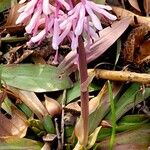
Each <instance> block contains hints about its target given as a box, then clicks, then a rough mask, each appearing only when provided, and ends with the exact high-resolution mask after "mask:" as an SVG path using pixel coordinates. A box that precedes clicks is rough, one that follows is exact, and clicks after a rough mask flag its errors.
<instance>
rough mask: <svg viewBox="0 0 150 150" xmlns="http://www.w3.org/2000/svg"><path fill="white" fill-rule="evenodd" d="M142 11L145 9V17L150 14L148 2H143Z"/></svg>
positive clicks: (149, 2)
mask: <svg viewBox="0 0 150 150" xmlns="http://www.w3.org/2000/svg"><path fill="white" fill-rule="evenodd" d="M144 9H145V12H146V14H147V16H149V14H150V1H149V0H144Z"/></svg>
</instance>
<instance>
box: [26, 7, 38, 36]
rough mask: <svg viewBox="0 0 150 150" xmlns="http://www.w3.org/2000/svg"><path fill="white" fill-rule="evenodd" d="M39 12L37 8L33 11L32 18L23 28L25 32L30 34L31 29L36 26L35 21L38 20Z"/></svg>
mask: <svg viewBox="0 0 150 150" xmlns="http://www.w3.org/2000/svg"><path fill="white" fill-rule="evenodd" d="M40 14H41V10H38V9H37V10H36V11H35V12H34V15H33V16H32V18H31V20H30V23H29V24H28V25H27V26H26V28H25V29H26V32H27V33H29V34H30V33H31V32H32V30H33V29H34V28H35V26H36V24H37V22H38V20H39V17H40Z"/></svg>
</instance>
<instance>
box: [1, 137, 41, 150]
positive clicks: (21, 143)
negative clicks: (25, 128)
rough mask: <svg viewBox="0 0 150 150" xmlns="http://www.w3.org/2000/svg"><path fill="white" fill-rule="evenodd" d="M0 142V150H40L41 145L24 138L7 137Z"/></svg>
mask: <svg viewBox="0 0 150 150" xmlns="http://www.w3.org/2000/svg"><path fill="white" fill-rule="evenodd" d="M0 140H2V141H1V142H0V149H1V150H4V149H5V150H41V148H42V145H43V144H42V143H41V142H38V141H34V140H31V139H26V138H16V137H13V136H12V137H8V138H5V139H0Z"/></svg>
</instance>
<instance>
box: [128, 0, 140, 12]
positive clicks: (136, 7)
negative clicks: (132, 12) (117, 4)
mask: <svg viewBox="0 0 150 150" xmlns="http://www.w3.org/2000/svg"><path fill="white" fill-rule="evenodd" d="M128 1H129V3H130V5H131V6H132V7H134V8H135V9H136V10H138V11H140V12H141V10H140V8H139V4H138V1H137V0H128Z"/></svg>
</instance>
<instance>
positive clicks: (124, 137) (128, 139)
mask: <svg viewBox="0 0 150 150" xmlns="http://www.w3.org/2000/svg"><path fill="white" fill-rule="evenodd" d="M149 127H150V124H146V125H143V126H142V127H141V128H136V129H135V130H132V131H128V132H123V133H119V134H116V142H115V143H114V149H115V150H126V149H131V147H132V150H137V149H138V150H147V149H148V147H149V142H150V128H149ZM109 141H110V138H107V139H105V140H103V141H102V142H100V143H99V144H98V147H97V148H98V149H101V150H106V149H109V148H108V143H109Z"/></svg>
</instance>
